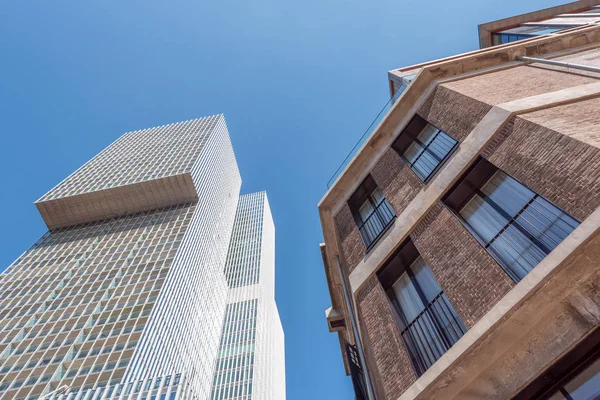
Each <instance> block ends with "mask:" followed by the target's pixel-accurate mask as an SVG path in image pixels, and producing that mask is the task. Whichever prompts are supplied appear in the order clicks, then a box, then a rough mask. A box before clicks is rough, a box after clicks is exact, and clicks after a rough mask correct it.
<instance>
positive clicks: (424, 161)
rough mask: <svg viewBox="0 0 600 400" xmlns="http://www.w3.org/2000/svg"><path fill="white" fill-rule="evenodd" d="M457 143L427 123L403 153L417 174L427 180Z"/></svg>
mask: <svg viewBox="0 0 600 400" xmlns="http://www.w3.org/2000/svg"><path fill="white" fill-rule="evenodd" d="M456 144H457V142H456V140H454V139H452V138H451V137H450V136H448V135H446V134H445V133H444V132H442V131H440V130H439V129H437V128H436V127H435V126H433V125H431V124H427V125H426V126H425V128H423V130H422V131H421V133H419V135H418V136H417V137H416V138H415V140H414V141H413V143H411V145H410V146H408V148H407V149H406V150H405V151H404V153H403V154H402V155H403V157H404V158H405V159H406V160H407V161H408V163H409V165H410V166H411V168H412V169H413V171H414V172H415V173H416V174H417V176H418V177H419V178H420V179H421V180H422V181H426V180H427V179H428V178H429V177H430V176H431V174H432V173H433V172H434V171H435V170H436V169H437V168H438V167H439V165H440V164H441V163H442V162H443V161H444V160H445V159H446V158H447V157H448V155H449V154H450V152H451V151H452V149H453V148H454V147H455V146H456Z"/></svg>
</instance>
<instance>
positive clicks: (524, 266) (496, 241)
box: [455, 159, 579, 282]
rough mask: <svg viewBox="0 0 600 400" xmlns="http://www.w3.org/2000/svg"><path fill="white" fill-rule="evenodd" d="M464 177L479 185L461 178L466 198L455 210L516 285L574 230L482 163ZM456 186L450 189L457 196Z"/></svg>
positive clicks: (550, 207) (557, 212) (569, 221)
mask: <svg viewBox="0 0 600 400" xmlns="http://www.w3.org/2000/svg"><path fill="white" fill-rule="evenodd" d="M469 174H470V175H473V176H475V180H477V181H481V182H480V184H475V185H474V184H473V183H474V182H473V179H471V180H469V176H467V177H466V178H465V179H464V181H463V182H462V183H463V184H465V185H466V186H467V187H468V192H469V193H468V195H467V196H464V197H466V198H465V200H466V201H464V205H461V206H460V207H458V208H456V209H455V210H456V211H457V212H458V214H459V215H460V216H461V217H462V219H463V221H464V223H465V225H466V226H467V228H468V229H469V230H470V231H471V232H472V233H473V234H474V235H475V237H476V238H477V239H478V240H479V241H480V242H481V243H482V245H483V246H484V247H485V248H486V249H487V250H488V251H489V252H490V253H491V255H492V256H493V257H494V258H495V259H496V260H497V261H498V262H499V263H500V264H501V265H502V267H503V268H504V269H505V271H506V272H507V273H508V274H509V275H510V276H511V278H513V279H514V280H515V281H517V282H518V281H520V280H521V279H523V277H525V275H527V273H529V271H531V270H532V269H533V267H535V266H536V265H537V264H538V263H539V262H540V261H541V260H542V259H543V258H544V257H546V255H547V254H548V253H550V252H551V251H552V250H553V249H554V248H555V247H556V246H558V244H559V243H560V242H562V241H563V240H564V239H565V238H566V237H567V236H568V235H569V234H570V233H571V232H572V231H573V230H574V229H575V228H576V227H577V226H578V225H579V222H578V221H577V220H575V219H574V218H573V217H571V216H570V215H568V214H567V213H565V212H564V211H562V210H561V209H559V208H558V207H556V206H555V205H554V204H552V203H550V202H549V201H548V200H546V199H544V198H543V197H541V196H540V195H538V194H537V193H535V192H533V191H532V190H530V189H529V188H527V187H525V186H524V185H523V184H521V183H520V182H518V181H517V180H515V179H514V178H512V177H511V176H509V175H507V174H506V173H504V172H503V171H501V170H499V169H497V168H496V167H494V166H493V165H492V164H491V163H489V162H488V161H486V160H483V159H481V161H479V163H478V164H477V165H476V166H475V168H473V170H472V171H471V172H470V173H469ZM476 175H479V176H478V177H477V176H476ZM460 185H461V184H459V187H458V189H455V190H459V191H460ZM463 190H464V189H463Z"/></svg>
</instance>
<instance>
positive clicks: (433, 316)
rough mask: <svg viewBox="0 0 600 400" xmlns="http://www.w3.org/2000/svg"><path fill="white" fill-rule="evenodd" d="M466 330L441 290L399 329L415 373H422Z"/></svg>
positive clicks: (419, 374)
mask: <svg viewBox="0 0 600 400" xmlns="http://www.w3.org/2000/svg"><path fill="white" fill-rule="evenodd" d="M465 332H466V328H465V326H464V325H463V323H462V321H461V320H460V318H459V317H458V315H457V314H456V311H455V310H454V307H452V305H451V304H450V302H449V301H448V298H447V297H446V295H445V294H444V292H443V291H442V292H440V293H439V294H438V295H437V296H435V297H434V298H433V300H432V301H431V302H430V303H429V304H427V306H426V307H425V308H424V309H423V311H421V312H420V313H419V315H417V316H416V317H415V319H413V320H412V321H411V322H410V323H409V324H408V325H407V326H406V328H405V329H404V330H403V331H402V332H401V336H402V341H403V342H404V346H405V347H406V349H407V350H408V354H409V356H410V359H411V361H412V364H413V366H414V368H415V372H416V373H417V375H418V376H421V375H423V373H425V371H427V370H428V369H429V367H431V366H432V365H433V364H434V363H435V362H436V361H437V360H438V359H439V358H440V357H441V356H443V355H444V353H446V351H448V349H449V348H450V347H452V345H453V344H454V343H456V342H457V341H458V339H460V338H461V337H462V335H464V334H465Z"/></svg>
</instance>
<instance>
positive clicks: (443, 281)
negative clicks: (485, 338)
mask: <svg viewBox="0 0 600 400" xmlns="http://www.w3.org/2000/svg"><path fill="white" fill-rule="evenodd" d="M410 237H411V239H412V241H413V243H414V244H415V246H416V247H417V249H418V250H419V254H420V255H421V257H423V259H424V260H425V261H426V262H427V265H429V268H431V271H432V272H433V274H434V275H435V277H436V279H437V281H438V283H439V284H440V286H441V288H442V290H443V291H444V293H446V296H448V299H450V302H451V303H452V304H453V305H454V308H455V309H456V311H457V312H458V314H459V315H460V316H461V318H462V320H463V322H464V323H465V325H466V327H467V328H471V327H472V326H473V325H474V324H475V323H476V322H477V321H478V320H479V319H480V318H481V317H483V315H485V313H487V312H488V311H489V310H490V309H491V308H492V307H493V306H494V305H495V304H496V303H497V302H498V301H499V300H500V299H501V298H502V297H503V296H504V295H505V294H506V293H507V292H508V291H509V290H510V289H511V288H512V287H513V286H514V282H513V281H512V280H511V279H510V278H509V277H508V275H507V274H506V273H505V272H504V271H503V270H502V268H501V267H500V266H499V265H498V263H496V261H494V259H493V258H492V257H491V256H490V255H489V254H488V252H487V251H486V250H485V249H484V248H483V247H481V245H480V244H479V243H477V241H476V240H475V238H474V237H473V236H472V235H471V234H470V233H469V232H468V231H467V230H466V229H465V228H464V227H463V225H462V224H461V222H460V221H459V220H458V218H457V217H455V216H454V215H453V214H452V213H451V212H450V211H448V209H447V208H446V207H444V206H442V205H441V203H437V204H436V205H435V206H434V207H433V208H432V210H430V211H429V213H428V214H427V215H426V217H425V218H424V219H423V220H422V221H421V222H420V223H419V224H418V225H417V226H416V227H415V229H414V230H413V232H412V233H411V235H410Z"/></svg>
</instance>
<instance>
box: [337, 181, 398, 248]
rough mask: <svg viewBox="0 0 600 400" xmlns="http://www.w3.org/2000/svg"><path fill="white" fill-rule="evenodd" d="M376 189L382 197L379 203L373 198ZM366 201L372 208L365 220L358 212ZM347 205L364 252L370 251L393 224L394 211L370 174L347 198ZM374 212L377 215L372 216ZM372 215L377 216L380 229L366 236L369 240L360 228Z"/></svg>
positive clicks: (394, 218)
mask: <svg viewBox="0 0 600 400" xmlns="http://www.w3.org/2000/svg"><path fill="white" fill-rule="evenodd" d="M377 190H379V191H380V192H381V198H382V199H381V201H380V202H379V203H377V202H376V201H375V200H374V199H373V193H374V192H375V191H377ZM366 202H369V203H370V204H371V207H372V210H371V213H370V214H369V216H368V217H367V218H366V219H365V220H363V218H362V216H361V214H360V209H361V208H362V207H363V206H364V204H365V203H366ZM348 206H349V207H350V211H351V213H352V216H353V218H354V222H355V223H356V227H357V229H358V231H359V235H360V237H361V240H362V243H363V244H364V246H365V253H368V252H369V251H371V249H373V248H374V247H375V246H376V244H377V243H378V242H379V240H380V239H381V238H382V237H383V235H385V233H386V232H387V231H388V229H390V227H391V226H392V225H393V224H394V221H395V220H396V216H397V215H396V211H395V210H394V208H393V207H392V205H391V204H390V202H389V201H388V199H387V198H386V197H385V195H384V193H383V191H381V188H379V187H378V186H377V183H376V182H375V180H374V179H373V177H372V176H371V174H369V175H367V177H366V178H365V179H364V180H363V182H362V183H361V184H360V185H359V186H358V188H357V189H356V191H355V192H354V193H353V194H352V196H350V198H349V199H348ZM380 209H381V210H380ZM383 209H385V210H383ZM374 214H377V215H376V216H374ZM382 214H384V215H382ZM390 216H391V217H390ZM372 217H376V218H378V221H379V222H380V224H381V229H380V230H379V232H377V234H376V235H374V236H373V237H372V238H368V239H370V241H368V240H367V237H366V236H368V235H366V234H364V233H363V232H362V231H361V229H362V228H363V227H364V226H365V224H366V223H367V221H368V220H369V219H370V218H372ZM384 217H385V218H384Z"/></svg>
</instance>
